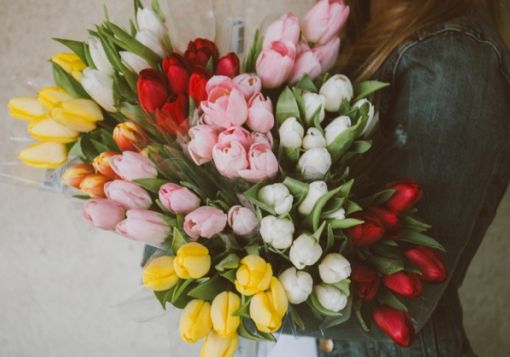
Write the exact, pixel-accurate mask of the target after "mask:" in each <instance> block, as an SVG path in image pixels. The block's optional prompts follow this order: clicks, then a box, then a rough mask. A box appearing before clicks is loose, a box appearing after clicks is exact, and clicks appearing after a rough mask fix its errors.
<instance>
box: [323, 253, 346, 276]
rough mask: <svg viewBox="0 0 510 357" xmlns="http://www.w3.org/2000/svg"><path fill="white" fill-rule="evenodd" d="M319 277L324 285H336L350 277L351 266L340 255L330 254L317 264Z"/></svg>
mask: <svg viewBox="0 0 510 357" xmlns="http://www.w3.org/2000/svg"><path fill="white" fill-rule="evenodd" d="M319 275H320V277H321V279H322V281H323V282H325V283H326V284H336V283H339V282H341V281H342V280H344V279H347V278H348V277H349V276H350V275H351V264H350V263H349V261H348V260H347V259H345V257H344V256H343V255H342V254H339V253H330V254H328V255H326V257H324V259H322V261H321V263H320V264H319Z"/></svg>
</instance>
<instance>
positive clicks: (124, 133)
mask: <svg viewBox="0 0 510 357" xmlns="http://www.w3.org/2000/svg"><path fill="white" fill-rule="evenodd" d="M113 140H114V141H115V143H116V144H117V146H118V147H119V149H120V150H122V151H140V150H142V149H143V148H145V146H146V145H147V142H148V140H147V137H146V136H145V133H144V131H143V129H142V128H141V127H140V126H139V125H138V124H136V123H134V122H131V121H126V122H123V123H120V124H117V126H116V127H115V129H113Z"/></svg>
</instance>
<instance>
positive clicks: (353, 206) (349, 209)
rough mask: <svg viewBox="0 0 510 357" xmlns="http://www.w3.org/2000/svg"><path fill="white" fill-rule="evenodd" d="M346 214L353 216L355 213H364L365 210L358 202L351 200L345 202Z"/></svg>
mask: <svg viewBox="0 0 510 357" xmlns="http://www.w3.org/2000/svg"><path fill="white" fill-rule="evenodd" d="M344 208H345V214H348V215H349V214H352V213H355V212H360V211H363V208H362V207H361V206H360V205H358V204H357V203H356V202H354V201H351V200H347V201H346V202H345V207H344Z"/></svg>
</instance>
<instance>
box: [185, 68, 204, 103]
mask: <svg viewBox="0 0 510 357" xmlns="http://www.w3.org/2000/svg"><path fill="white" fill-rule="evenodd" d="M207 80H208V79H207V77H206V76H204V75H202V74H199V73H193V74H192V75H191V77H190V78H189V83H188V93H189V95H190V97H191V98H193V99H194V100H195V102H196V103H200V102H201V101H203V100H206V99H207V92H206V91H205V85H206V84H207Z"/></svg>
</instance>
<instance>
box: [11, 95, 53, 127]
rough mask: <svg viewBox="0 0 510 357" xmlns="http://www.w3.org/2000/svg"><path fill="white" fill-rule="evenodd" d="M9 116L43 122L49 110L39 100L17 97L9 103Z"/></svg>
mask: <svg viewBox="0 0 510 357" xmlns="http://www.w3.org/2000/svg"><path fill="white" fill-rule="evenodd" d="M7 106H8V108H9V114H10V115H11V116H12V117H14V118H16V119H21V120H28V121H34V120H41V119H44V118H45V117H46V116H47V114H48V110H47V109H46V108H45V107H44V106H43V105H42V104H41V103H40V102H39V101H38V100H37V98H32V97H16V98H12V99H11V100H9V103H7Z"/></svg>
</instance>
